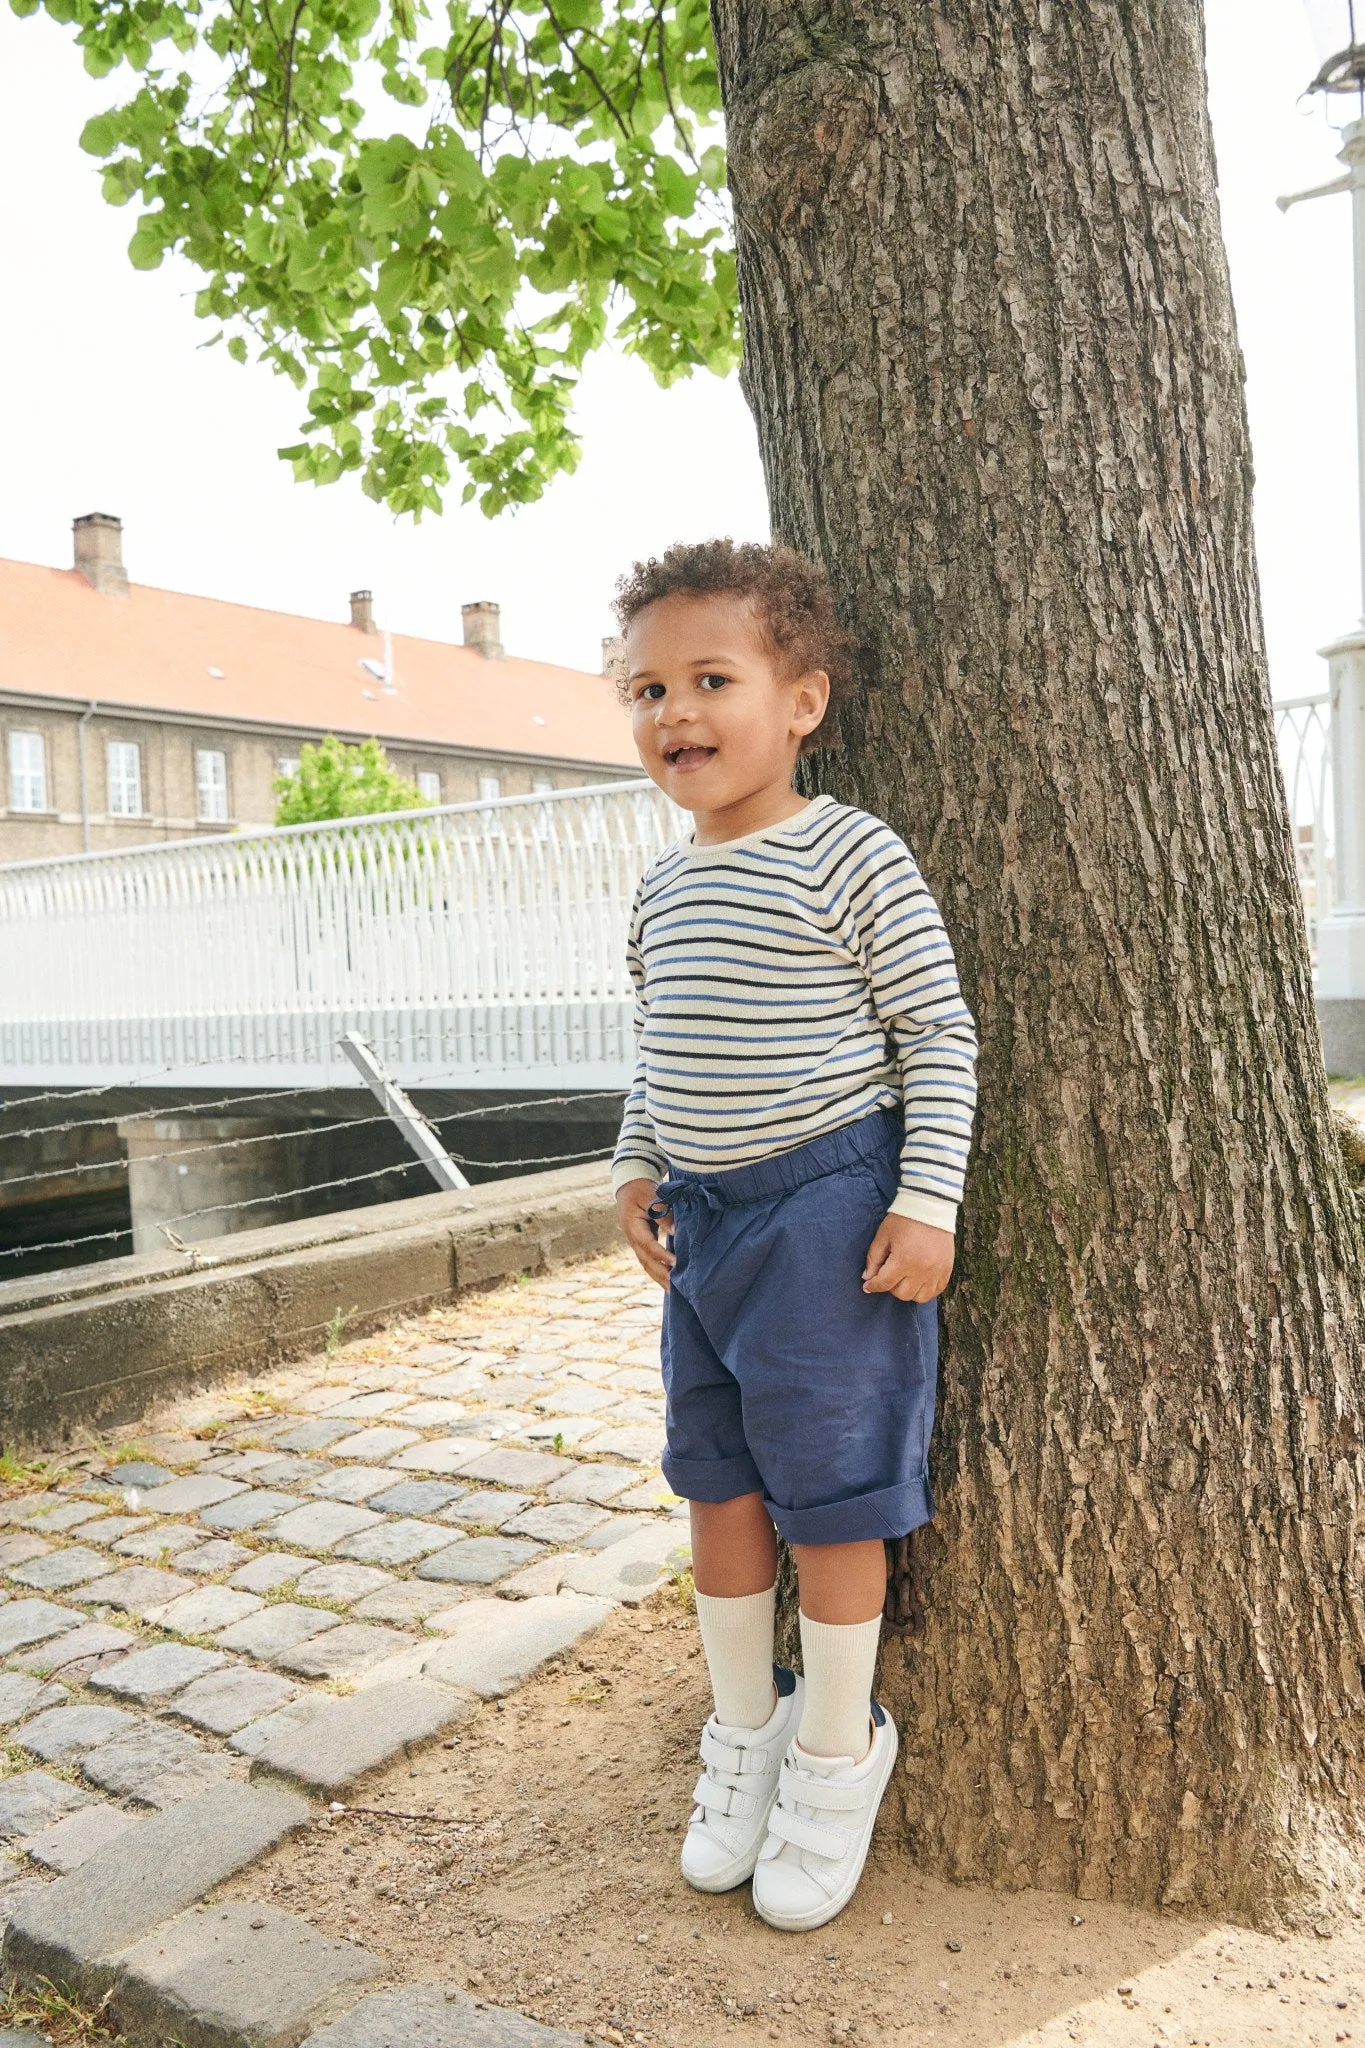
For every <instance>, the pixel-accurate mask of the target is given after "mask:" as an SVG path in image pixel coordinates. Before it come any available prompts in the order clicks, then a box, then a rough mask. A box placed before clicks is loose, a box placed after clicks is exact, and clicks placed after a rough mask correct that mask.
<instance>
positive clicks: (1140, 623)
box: [715, 0, 1365, 1916]
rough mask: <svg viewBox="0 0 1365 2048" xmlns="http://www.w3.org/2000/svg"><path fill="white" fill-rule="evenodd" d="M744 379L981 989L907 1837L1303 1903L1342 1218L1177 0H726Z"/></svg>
mask: <svg viewBox="0 0 1365 2048" xmlns="http://www.w3.org/2000/svg"><path fill="white" fill-rule="evenodd" d="M715 15H716V28H717V41H718V48H719V54H720V62H721V72H722V81H723V87H724V94H725V104H726V114H727V121H728V128H729V142H730V152H731V156H730V179H731V189H732V192H733V196H734V204H735V213H736V220H737V236H738V251H739V278H740V288H741V294H742V300H743V308H744V318H745V331H746V356H745V382H746V390H747V393H748V397H749V401H750V404H751V406H752V408H753V412H754V416H755V419H756V421H757V426H758V435H759V442H760V446H761V449H762V454H763V460H764V464H765V467H766V472H767V479H768V489H769V496H770V501H771V506H772V515H773V524H774V530H775V532H776V534H777V535H778V537H780V538H781V539H783V540H786V541H788V542H790V543H792V544H793V545H795V546H796V547H798V548H801V549H803V550H805V551H806V552H808V553H810V554H812V555H815V556H818V557H821V558H822V559H823V560H824V562H825V563H826V564H827V566H828V568H829V571H830V574H831V576H832V578H833V580H834V584H835V588H836V592H837V594H838V597H839V601H840V605H841V609H842V612H843V615H844V617H845V620H846V622H847V623H848V624H849V626H850V627H851V628H852V629H853V631H854V633H855V635H856V638H857V642H858V648H859V663H860V677H861V685H862V687H861V693H860V695H859V697H858V700H857V702H856V703H855V704H854V706H853V707H852V710H851V711H850V712H849V714H848V715H847V716H846V717H845V720H844V732H845V745H844V748H843V751H842V753H841V754H832V755H825V756H823V757H820V759H819V761H818V763H817V769H816V773H817V775H818V776H819V777H820V782H821V786H823V787H825V788H828V789H830V790H832V791H833V792H834V793H835V794H836V795H838V796H840V797H842V798H845V799H847V800H849V801H852V802H856V803H859V804H862V805H864V806H866V807H867V808H868V809H870V810H873V811H875V812H878V813H879V814H880V815H881V816H883V817H885V818H887V819H888V820H889V821H890V822H891V823H892V824H893V825H895V826H896V827H897V828H898V829H899V830H900V831H902V832H903V833H904V834H905V836H906V838H907V839H908V841H909V843H910V845H911V846H912V847H913V849H914V850H915V852H916V853H917V855H918V857H919V861H920V864H921V866H922V868H923V869H924V872H925V874H926V876H927V878H928V881H929V883H930V886H931V887H932V888H933V889H934V891H935V893H936V894H937V896H938V898H939V901H940V903H941V904H942V906H943V910H944V915H945V917H946V920H947V923H948V928H949V930H950V932H951V934H952V936H953V939H954V941H955V943H956V946H957V949H958V957H959V960H960V963H961V966H962V970H963V980H964V985H965V987H966V990H967V993H968V997H969V999H970V1000H971V1001H972V1002H973V1004H974V1006H975V1008H976V1011H977V1014H978V1017H979V1019H980V1024H981V1036H982V1063H981V1078H982V1104H981V1110H980V1115H979V1120H978V1134H977V1147H976V1152H975V1155H974V1164H973V1167H972V1170H971V1174H970V1177H969V1180H968V1192H967V1204H966V1210H965V1217H964V1225H963V1229H962V1233H961V1240H960V1260H959V1270H958V1276H957V1279H956V1281H955V1282H954V1285H953V1288H952V1290H951V1292H950V1295H949V1297H948V1299H947V1302H946V1305H945V1311H944V1328H945V1336H946V1347H945V1361H944V1369H943V1376H942V1395H941V1407H940V1417H939V1428H938V1437H937V1448H936V1462H935V1483H936V1488H937V1492H938V1497H939V1517H938V1521H937V1524H936V1525H935V1527H934V1528H933V1529H932V1530H931V1531H929V1532H927V1533H926V1535H925V1537H924V1538H923V1539H921V1540H919V1541H918V1542H917V1544H916V1546H915V1554H916V1558H917V1567H918V1574H919V1578H920V1585H921V1590H922V1592H923V1596H924V1604H925V1613H924V1620H923V1626H922V1630H921V1632H920V1633H919V1634H918V1635H917V1636H916V1637H914V1638H913V1639H911V1640H910V1641H908V1642H907V1643H904V1644H902V1643H899V1642H896V1641H891V1642H889V1643H888V1645H887V1647H886V1649H885V1651H884V1655H883V1671H882V1686H883V1691H884V1696H885V1697H886V1698H887V1700H888V1703H889V1704H890V1705H891V1707H892V1708H893V1710H894V1712H895V1713H896V1715H897V1718H898V1720H899V1721H900V1724H901V1726H902V1729H903V1731H904V1771H903V1774H902V1775H901V1777H900V1779H899V1784H900V1787H901V1794H902V1798H903V1801H904V1820H905V1828H906V1832H907V1835H908V1839H909V1842H910V1845H911V1847H912V1850H913V1852H914V1854H915V1856H916V1857H917V1858H918V1859H919V1860H920V1861H921V1862H923V1863H924V1864H926V1865H927V1866H929V1867H931V1868H933V1869H935V1870H937V1871H939V1872H941V1873H943V1874H946V1875H948V1876H951V1877H956V1878H972V1879H987V1880H991V1881H993V1882H996V1883H1003V1884H1007V1885H1022V1884H1038V1885H1043V1886H1047V1887H1054V1888H1064V1889H1071V1890H1074V1891H1076V1892H1078V1893H1080V1894H1082V1895H1084V1896H1091V1897H1094V1896H1106V1895H1107V1896H1114V1897H1117V1898H1123V1899H1127V1900H1132V1901H1138V1902H1164V1903H1188V1904H1199V1905H1216V1906H1218V1907H1220V1908H1222V1909H1224V1910H1230V1911H1233V1912H1240V1913H1244V1914H1253V1915H1260V1916H1264V1915H1267V1914H1273V1913H1275V1912H1277V1911H1278V1912H1285V1913H1288V1912H1292V1911H1293V1910H1294V1909H1295V1908H1296V1906H1299V1905H1302V1903H1303V1902H1304V1901H1305V1900H1307V1899H1309V1898H1312V1897H1314V1896H1315V1895H1316V1894H1317V1893H1318V1890H1319V1888H1320V1887H1321V1886H1323V1885H1324V1884H1336V1885H1338V1886H1339V1887H1340V1888H1341V1891H1342V1892H1344V1891H1346V1890H1348V1889H1349V1888H1350V1887H1352V1886H1353V1885H1354V1884H1355V1882H1356V1875H1355V1873H1356V1871H1357V1869H1358V1860H1357V1859H1358V1856H1359V1852H1360V1849H1361V1843H1362V1837H1361V1830H1360V1828H1359V1826H1358V1824H1357V1820H1356V1812H1357V1802H1358V1800H1359V1798H1360V1796H1361V1793H1362V1791H1365V1774H1363V1773H1362V1751H1363V1749H1365V1741H1363V1737H1365V1720H1363V1719H1362V1714H1361V1709H1362V1705H1365V1683H1363V1682H1362V1673H1363V1671H1365V1603H1362V1587H1361V1573H1360V1565H1359V1548H1358V1545H1359V1535H1360V1527H1361V1516H1362V1500H1363V1488H1365V1466H1363V1463H1362V1397H1363V1394H1365V1388H1363V1386H1362V1376H1361V1335H1362V1330H1361V1320H1362V1319H1361V1308H1360V1302H1359V1299H1358V1284H1357V1260H1358V1258H1359V1254H1360V1248H1361V1236H1360V1224H1359V1220H1358V1217H1357V1214H1356V1210H1355V1207H1354V1202H1353V1198H1352V1195H1351V1192H1350V1189H1349V1187H1348V1185H1347V1181H1346V1178H1345V1174H1344V1170H1343V1166H1342V1162H1341V1159H1340V1157H1339V1155H1338V1153H1337V1151H1336V1148H1335V1146H1334V1144H1333V1140H1332V1134H1331V1129H1330V1124H1329V1118H1328V1111H1327V1100H1326V1089H1325V1082H1324V1076H1323V1069H1322V1057H1321V1052H1320V1049H1319V1042H1318V1035H1317V1029H1316V1024H1315V1020H1314V1013H1313V998H1312V987H1311V982H1310V975H1309V960H1308V951H1307V944H1306V939H1305V933H1304V927H1303V918H1302V913H1301V909H1300V903H1299V896H1298V890H1297V886H1296V881H1295V874H1294V865H1293V856H1292V849H1291V843H1290V835H1289V829H1288V823H1287V818H1286V812H1285V801H1284V795H1283V789H1282V784H1281V780H1280V772H1279V767H1278V763H1277V759H1276V748H1275V736H1274V728H1273V721H1272V717H1271V713H1270V709H1269V695H1268V690H1267V683H1266V668H1265V656H1264V649H1263V643H1262V635H1261V624H1260V612H1259V598H1258V592H1257V584H1256V572H1255V565H1254V556H1253V549H1252V530H1251V458H1250V452H1249V447H1248V439H1247V426H1246V416H1245V410H1244V405H1243V396H1242V364H1241V358H1240V355H1239V352H1238V347H1237V341H1236V334H1235V328H1234V322H1233V313H1232V304H1231V297H1230V293H1229V286H1228V275H1227V265H1226V259H1225V256H1224V251H1223V246H1222V240H1221V235H1220V230H1219V222H1218V209H1217V202H1216V196H1215V184H1214V161H1213V148H1212V142H1211V138H1210V133H1209V123H1208V115H1207V109H1206V105H1205V95H1204V77H1203V46H1202V28H1201V21H1200V17H1199V13H1198V10H1197V8H1195V7H1194V6H1192V5H1191V4H1190V0H1090V4H1087V5H1085V6H1079V5H1069V4H1068V5H1062V4H1057V0H1011V4H1009V5H1006V4H1005V0H837V4H836V0H806V4H803V0H715Z"/></svg>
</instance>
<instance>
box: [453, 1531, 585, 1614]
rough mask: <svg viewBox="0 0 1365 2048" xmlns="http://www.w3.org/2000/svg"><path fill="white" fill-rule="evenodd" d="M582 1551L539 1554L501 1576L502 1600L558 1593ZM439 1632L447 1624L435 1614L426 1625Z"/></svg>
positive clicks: (500, 1592) (500, 1593) (500, 1594)
mask: <svg viewBox="0 0 1365 2048" xmlns="http://www.w3.org/2000/svg"><path fill="white" fill-rule="evenodd" d="M582 1555H583V1553H582V1552H581V1551H577V1550H556V1551H553V1552H552V1553H551V1554H550V1556H549V1557H538V1558H537V1559H536V1561H535V1563H534V1564H528V1565H525V1566H524V1567H523V1568H522V1570H521V1571H519V1572H513V1574H512V1576H511V1578H510V1579H504V1580H503V1582H502V1584H501V1585H500V1586H499V1587H498V1595H499V1598H500V1599H503V1600H534V1599H535V1598H536V1597H537V1596H538V1595H539V1594H541V1593H558V1592H559V1591H560V1589H561V1588H562V1586H563V1584H564V1580H565V1575H566V1573H567V1572H568V1569H569V1562H570V1560H571V1559H572V1558H576V1557H580V1556H582ZM428 1626H429V1627H430V1628H432V1629H433V1630H435V1631H436V1632H437V1633H438V1634H441V1635H446V1634H448V1633H449V1625H448V1624H447V1622H446V1618H445V1616H444V1615H443V1614H434V1615H433V1616H432V1618H431V1621H430V1623H429V1624H428Z"/></svg>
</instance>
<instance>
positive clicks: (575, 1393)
mask: <svg viewBox="0 0 1365 2048" xmlns="http://www.w3.org/2000/svg"><path fill="white" fill-rule="evenodd" d="M620 1399H621V1396H620V1395H619V1394H616V1393H609V1392H608V1390H607V1389H606V1388H605V1387H594V1386H585V1385H581V1384H580V1385H577V1386H572V1387H552V1388H551V1389H550V1390H549V1392H548V1393H544V1394H540V1395H538V1396H537V1397H536V1400H535V1402H534V1403H533V1405H534V1407H535V1408H536V1409H537V1411H538V1412H539V1413H540V1414H542V1415H597V1414H599V1413H600V1412H601V1410H602V1409H604V1408H614V1407H616V1405H617V1404H618V1402H619V1401H620Z"/></svg>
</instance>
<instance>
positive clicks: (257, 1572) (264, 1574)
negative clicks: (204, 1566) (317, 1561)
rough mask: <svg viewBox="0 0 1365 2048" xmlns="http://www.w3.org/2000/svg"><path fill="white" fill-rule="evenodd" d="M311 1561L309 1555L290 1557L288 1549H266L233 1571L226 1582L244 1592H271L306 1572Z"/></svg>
mask: <svg viewBox="0 0 1365 2048" xmlns="http://www.w3.org/2000/svg"><path fill="white" fill-rule="evenodd" d="M312 1562H313V1560H312V1558H311V1557H291V1556H290V1554H289V1553H288V1551H285V1552H283V1553H281V1552H279V1551H266V1552H265V1553H264V1554H263V1555H262V1556H260V1557H253V1558H252V1560H251V1562H250V1564H244V1565H242V1566H241V1567H240V1568H239V1569H238V1570H237V1571H235V1572H234V1573H233V1574H232V1577H231V1578H230V1579H229V1580H228V1584H229V1585H230V1586H240V1587H241V1589H242V1591H243V1592H244V1593H273V1592H275V1591H276V1589H277V1588H278V1587H280V1586H287V1585H289V1584H290V1582H291V1581H292V1580H294V1579H296V1578H298V1576H299V1574H300V1573H301V1572H306V1571H307V1570H308V1568H309V1566H310V1565H311V1564H312Z"/></svg>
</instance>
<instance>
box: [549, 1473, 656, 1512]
mask: <svg viewBox="0 0 1365 2048" xmlns="http://www.w3.org/2000/svg"><path fill="white" fill-rule="evenodd" d="M638 1478H639V1474H638V1473H636V1472H628V1471H626V1470H625V1469H624V1468H623V1467H622V1466H620V1465H575V1466H574V1468H573V1470H572V1472H566V1473H565V1474H564V1477H563V1478H562V1479H556V1481H555V1483H554V1485H553V1486H547V1487H546V1489H545V1491H546V1492H547V1494H548V1495H549V1497H550V1499H551V1500H590V1501H596V1502H597V1503H598V1504H599V1505H600V1504H602V1503H604V1502H606V1501H609V1500H610V1501H614V1500H615V1499H616V1496H617V1495H618V1494H620V1493H624V1492H625V1490H626V1488H627V1487H628V1486H634V1485H635V1484H636V1481H637V1480H638Z"/></svg>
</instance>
